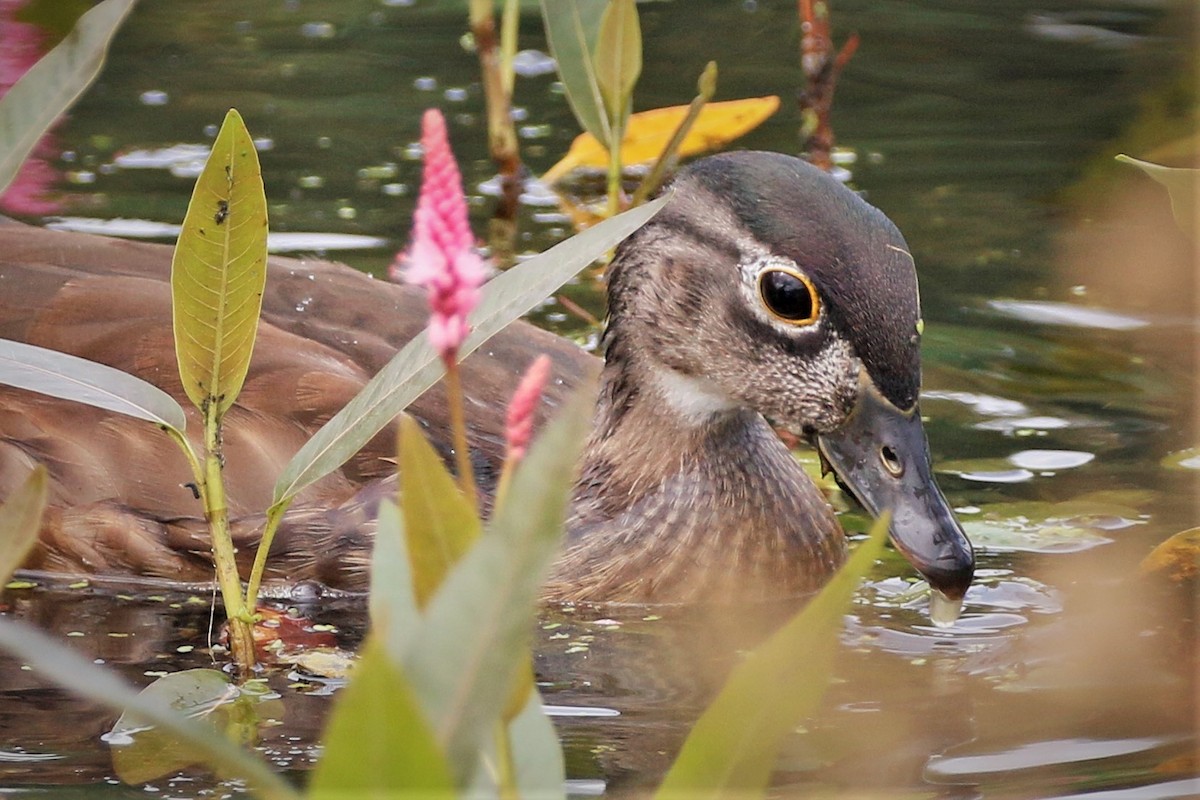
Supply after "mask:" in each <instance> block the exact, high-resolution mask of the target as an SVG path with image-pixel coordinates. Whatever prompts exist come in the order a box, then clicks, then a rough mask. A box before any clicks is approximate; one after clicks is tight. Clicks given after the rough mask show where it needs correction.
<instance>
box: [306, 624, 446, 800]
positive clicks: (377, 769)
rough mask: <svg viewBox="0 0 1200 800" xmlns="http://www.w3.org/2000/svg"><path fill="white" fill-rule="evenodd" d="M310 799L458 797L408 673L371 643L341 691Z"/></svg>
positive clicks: (382, 650)
mask: <svg viewBox="0 0 1200 800" xmlns="http://www.w3.org/2000/svg"><path fill="white" fill-rule="evenodd" d="M321 744H322V745H323V747H324V748H325V753H324V756H323V757H322V758H321V760H320V762H319V763H318V764H317V769H316V772H315V774H314V775H313V780H312V786H311V787H310V789H309V794H308V797H309V798H310V800H342V798H348V797H355V798H360V797H361V798H401V797H417V796H421V797H424V796H429V795H445V796H446V797H451V796H452V795H453V792H454V782H453V780H451V778H450V770H449V768H448V767H447V765H446V760H445V758H444V757H443V755H442V753H441V751H440V750H439V748H438V745H437V742H436V741H435V740H434V738H433V734H432V733H431V732H430V728H429V723H428V722H427V721H426V720H425V717H424V715H423V714H422V713H421V709H420V707H419V706H418V704H417V700H416V697H415V696H414V693H413V689H412V688H411V687H410V685H409V683H408V681H407V680H406V679H405V676H404V674H403V673H402V672H401V671H400V670H399V669H398V668H397V667H396V666H395V665H394V664H393V663H392V661H391V659H389V658H388V656H387V654H386V653H385V652H384V648H383V646H382V645H381V644H380V643H379V642H378V641H375V640H374V639H368V640H367V643H366V646H365V647H364V648H363V651H362V656H361V657H360V658H359V661H358V664H357V666H355V668H354V675H353V678H352V679H351V681H350V683H349V684H348V685H347V686H346V688H344V689H342V690H341V691H340V692H338V699H337V704H336V705H335V706H334V709H333V715H332V716H331V718H330V720H329V724H328V725H326V726H325V734H324V736H323V737H322V740H321Z"/></svg>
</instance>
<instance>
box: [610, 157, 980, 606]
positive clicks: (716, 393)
mask: <svg viewBox="0 0 1200 800" xmlns="http://www.w3.org/2000/svg"><path fill="white" fill-rule="evenodd" d="M673 190H674V191H673V196H672V199H671V200H670V202H669V203H668V204H667V206H666V207H665V208H664V209H663V211H662V212H660V213H659V215H658V216H657V217H656V218H655V219H654V220H652V221H651V223H650V224H648V225H647V226H646V227H644V228H643V229H642V230H640V231H639V232H638V233H637V234H635V235H634V236H633V237H631V238H630V239H629V240H627V241H626V242H625V243H624V244H623V245H622V247H621V249H620V251H619V253H618V257H617V259H616V260H615V261H614V264H613V268H612V271H611V273H610V276H609V313H610V331H612V330H613V329H615V328H619V329H620V334H619V336H618V335H612V336H610V348H611V347H620V348H622V349H630V350H632V351H636V357H637V358H638V359H639V360H640V361H642V362H649V369H650V372H651V378H652V379H653V380H655V381H656V382H657V384H658V387H657V388H658V392H659V394H660V395H661V396H662V397H664V398H666V402H667V403H668V404H669V405H671V406H672V407H673V411H674V412H675V413H677V414H681V415H684V416H691V417H693V418H695V419H697V420H699V419H701V418H703V417H706V416H711V415H714V414H719V413H721V412H723V411H727V410H735V409H736V410H745V409H750V410H753V411H757V412H758V413H760V414H762V415H763V416H765V417H767V418H768V419H770V420H772V421H774V422H776V423H777V424H782V425H785V426H788V427H790V428H792V429H795V430H797V431H799V432H801V433H802V434H803V435H804V436H805V438H806V439H807V440H808V441H809V442H810V443H812V444H814V445H815V446H816V448H817V449H818V450H819V452H820V455H821V458H822V463H823V464H824V465H825V466H826V468H827V469H831V470H832V471H833V472H834V474H835V476H836V477H837V480H838V482H839V483H840V484H841V485H842V486H843V487H844V488H845V489H847V490H848V491H849V492H850V494H852V495H853V496H854V497H855V498H857V499H858V500H859V502H861V503H862V505H863V506H864V507H865V508H866V509H867V511H868V512H870V513H871V514H873V515H879V514H881V513H883V512H884V511H885V510H890V511H891V513H892V522H891V528H890V534H891V538H892V541H893V542H894V544H895V545H896V547H897V548H898V549H899V550H900V551H901V552H902V553H903V554H904V555H905V557H906V558H907V559H908V560H909V561H910V562H911V563H912V564H913V566H915V567H916V568H917V570H918V571H920V572H921V573H922V574H923V575H924V576H925V577H926V578H927V579H928V580H929V582H930V584H931V585H932V586H933V587H934V588H935V589H938V590H939V591H940V592H942V593H943V594H945V595H946V596H948V597H949V598H951V599H958V598H961V597H962V596H963V594H964V593H965V592H966V590H967V587H968V586H969V585H970V582H971V579H972V576H973V574H974V554H973V552H972V549H971V545H970V543H969V541H968V540H967V538H966V536H965V535H964V533H963V530H962V528H961V526H960V525H959V524H958V522H957V520H956V519H955V518H954V515H953V513H952V512H951V510H950V508H949V506H948V504H947V502H946V499H945V497H944V496H943V494H942V492H941V490H940V489H939V488H938V486H937V483H936V482H935V480H934V478H933V473H932V469H931V466H930V457H929V447H928V444H927V441H926V438H925V432H924V429H923V427H922V424H921V415H920V412H919V408H918V393H919V389H920V384H921V359H920V340H921V327H922V323H921V312H920V302H919V299H918V294H917V277H916V271H915V269H914V264H913V259H912V256H911V255H910V254H909V250H908V246H907V244H906V243H905V241H904V238H903V237H902V236H901V235H900V232H899V231H898V230H897V229H896V227H895V225H893V224H892V223H891V221H890V220H888V218H887V217H886V216H884V215H883V213H881V212H880V211H879V210H877V209H876V208H874V207H872V206H871V205H869V204H867V203H866V202H865V201H863V200H862V199H861V198H860V197H858V196H857V195H856V194H855V193H853V192H852V191H850V190H848V189H847V188H845V187H844V186H842V185H841V184H840V183H838V182H837V181H836V180H834V179H833V178H831V177H830V176H828V175H826V174H825V173H824V172H822V171H820V170H818V169H816V168H814V167H812V166H811V165H809V164H807V163H805V162H803V161H801V160H799V159H796V158H792V157H790V156H784V155H779V154H774V153H757V152H737V153H728V154H723V155H718V156H715V157H711V158H707V159H704V160H701V161H698V162H695V163H694V164H692V165H691V166H689V167H688V168H686V169H685V170H683V171H681V173H680V174H679V175H678V177H677V178H676V179H675V181H674V183H673ZM614 355H615V356H616V357H617V358H620V357H621V356H622V354H621V353H617V354H613V353H612V352H610V353H609V358H610V360H611V359H612V358H613V357H614ZM730 456H731V457H737V454H736V453H732V454H730Z"/></svg>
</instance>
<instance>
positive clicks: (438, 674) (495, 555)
mask: <svg viewBox="0 0 1200 800" xmlns="http://www.w3.org/2000/svg"><path fill="white" fill-rule="evenodd" d="M581 400H582V398H576V399H575V400H574V401H572V402H571V403H570V404H568V406H567V407H566V408H565V409H564V411H563V412H562V413H561V414H560V415H559V416H558V418H556V419H555V420H554V422H553V423H551V425H550V426H549V427H548V428H547V429H546V431H545V432H544V433H543V434H542V435H541V436H540V437H538V439H537V441H536V442H535V444H534V445H533V447H532V448H530V451H529V454H528V456H527V457H526V458H525V460H524V461H523V462H522V463H521V465H520V466H519V467H518V468H517V470H516V472H515V474H514V475H513V483H512V485H511V487H510V489H509V492H508V497H507V500H506V501H505V503H504V505H503V506H502V507H501V508H500V509H498V510H497V511H496V512H495V513H494V514H493V516H492V519H491V521H490V523H489V525H488V531H487V533H486V534H484V535H483V536H481V537H480V538H479V541H478V542H476V544H475V546H474V547H472V548H471V550H470V551H469V552H468V553H467V554H466V555H465V556H464V557H463V558H462V560H461V561H459V563H458V565H457V566H456V567H455V568H454V569H453V570H452V571H451V573H450V574H449V575H448V576H447V577H446V580H445V581H444V582H443V583H442V587H441V588H440V589H439V590H438V592H437V594H435V595H434V596H433V599H432V600H431V601H430V603H429V605H428V607H427V608H426V609H425V616H424V619H423V620H422V623H421V626H420V628H419V629H418V630H417V632H416V634H415V635H414V636H413V639H412V642H411V643H410V645H409V647H408V652H407V654H406V656H405V663H404V667H405V671H406V672H407V673H408V675H409V677H410V679H411V681H412V685H413V686H414V687H416V688H417V690H418V691H419V692H420V698H421V701H422V704H423V706H424V708H425V711H426V714H427V716H428V718H429V720H430V722H431V724H432V726H433V730H434V734H435V736H436V738H437V740H438V742H439V743H440V745H441V746H442V748H443V750H444V752H445V753H446V754H447V756H448V758H449V760H450V764H451V768H452V770H453V772H454V775H455V779H456V782H457V784H458V785H459V786H466V785H467V784H468V782H469V781H470V780H471V777H472V775H473V774H474V772H475V768H476V765H477V758H478V752H479V750H480V748H481V747H482V746H483V744H484V742H486V741H487V740H488V738H489V737H490V736H491V735H492V734H493V732H494V730H495V726H496V724H497V722H498V721H499V720H500V719H501V716H502V713H503V711H504V707H505V705H506V704H507V702H508V700H509V698H510V696H511V693H512V689H513V685H514V681H515V679H516V677H517V675H518V668H519V667H520V666H521V665H522V664H523V663H524V659H527V658H528V657H529V656H528V653H529V644H530V641H529V640H530V635H531V630H530V629H531V620H532V619H533V615H534V609H535V606H536V602H537V595H538V590H539V589H540V587H541V583H542V581H543V579H544V578H545V574H546V572H547V570H548V569H549V566H550V562H551V560H552V559H553V558H554V555H555V553H556V551H557V549H558V544H559V540H560V538H561V536H562V527H563V516H564V512H565V510H566V505H567V497H568V494H569V492H570V488H571V484H572V479H573V475H574V472H575V462H576V458H577V455H578V453H579V450H580V447H581V444H582V441H583V437H584V433H585V431H586V429H587V425H588V420H589V418H590V414H589V413H587V410H586V408H585V405H584V403H582V402H581Z"/></svg>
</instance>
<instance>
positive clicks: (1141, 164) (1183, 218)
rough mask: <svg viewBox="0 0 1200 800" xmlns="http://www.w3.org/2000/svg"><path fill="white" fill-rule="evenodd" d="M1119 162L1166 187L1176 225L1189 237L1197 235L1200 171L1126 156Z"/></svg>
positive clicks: (1119, 157) (1121, 156) (1119, 158)
mask: <svg viewBox="0 0 1200 800" xmlns="http://www.w3.org/2000/svg"><path fill="white" fill-rule="evenodd" d="M1117 161H1121V162H1124V163H1126V164H1132V165H1133V166H1135V167H1137V168H1138V169H1140V170H1141V171H1142V172H1144V173H1146V174H1147V175H1149V176H1150V177H1151V178H1153V179H1154V180H1156V181H1158V182H1159V183H1161V184H1162V185H1163V186H1165V187H1166V189H1167V193H1168V194H1169V195H1170V196H1171V212H1172V213H1173V214H1174V215H1175V224H1176V225H1178V226H1179V228H1180V230H1182V231H1183V232H1184V233H1186V234H1188V235H1189V236H1193V237H1194V236H1195V235H1196V224H1197V220H1196V212H1197V207H1196V184H1197V182H1198V181H1200V170H1194V169H1181V168H1177V167H1164V166H1162V165H1161V164H1153V163H1151V162H1149V161H1142V160H1141V159H1138V158H1132V157H1130V156H1127V155H1124V154H1122V155H1119V156H1117Z"/></svg>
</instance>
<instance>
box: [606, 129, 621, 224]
mask: <svg viewBox="0 0 1200 800" xmlns="http://www.w3.org/2000/svg"><path fill="white" fill-rule="evenodd" d="M622 134H623V131H620V130H617V131H615V132H614V137H613V139H614V141H615V144H613V145H612V146H611V147H609V149H608V216H609V217H615V216H616V215H617V213H618V212H619V211H620V210H621V138H622Z"/></svg>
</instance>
